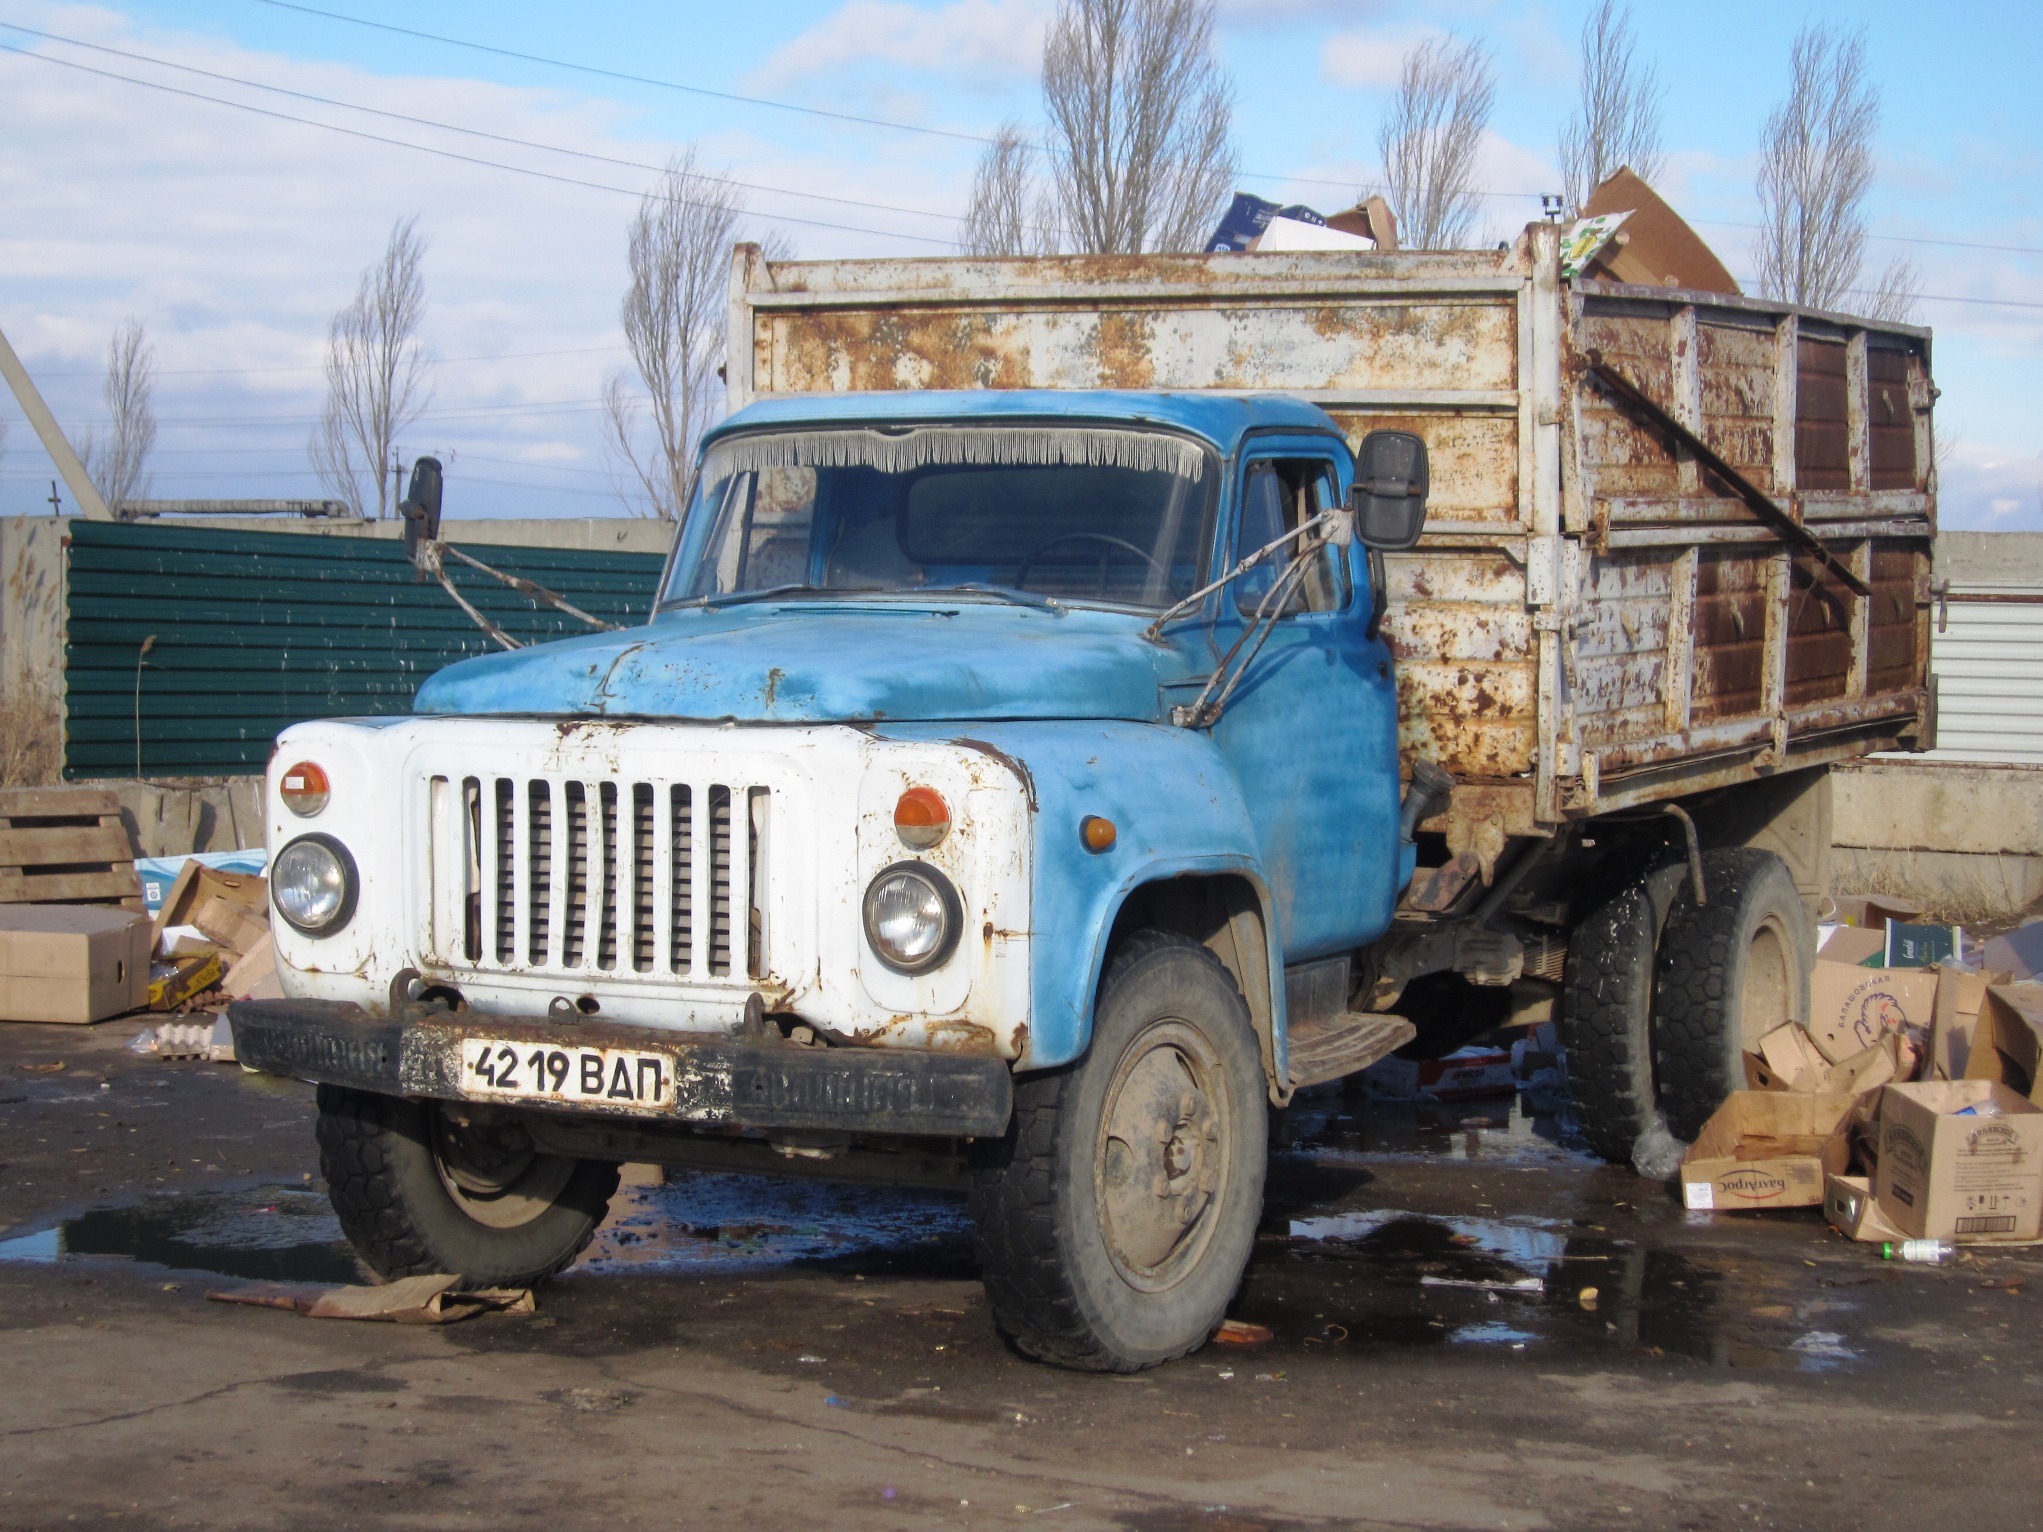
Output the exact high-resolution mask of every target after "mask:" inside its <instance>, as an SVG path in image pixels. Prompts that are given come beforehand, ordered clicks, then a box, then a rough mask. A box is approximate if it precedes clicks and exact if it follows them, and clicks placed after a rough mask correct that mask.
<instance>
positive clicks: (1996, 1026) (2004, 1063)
mask: <svg viewBox="0 0 2043 1532" xmlns="http://www.w3.org/2000/svg"><path fill="white" fill-rule="evenodd" d="M2039 1060H2043V984H1993V985H1988V986H1986V987H1985V989H1984V992H1983V993H1982V995H1981V997H1980V1005H1979V1017H1978V1021H1977V1023H1976V1025H1975V1027H1974V1030H1973V1034H1972V1046H1971V1048H1970V1050H1969V1051H1968V1052H1967V1054H1966V1059H1965V1071H1964V1074H1963V1075H1962V1076H1961V1078H1963V1079H1967V1080H1992V1081H1994V1082H1996V1083H1998V1084H2001V1085H2005V1086H2007V1087H2008V1089H2010V1090H2012V1091H2015V1092H2017V1093H2018V1094H2025V1095H2027V1096H2028V1098H2029V1100H2030V1101H2031V1102H2032V1103H2035V1104H2038V1105H2043V1080H2039V1079H2038V1078H2037V1076H2038V1074H2039V1073H2043V1071H2039V1070H2038V1068H2037V1067H2036V1066H2037V1064H2038V1062H2039Z"/></svg>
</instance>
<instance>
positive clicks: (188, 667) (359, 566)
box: [64, 521, 661, 777]
mask: <svg viewBox="0 0 2043 1532" xmlns="http://www.w3.org/2000/svg"><path fill="white" fill-rule="evenodd" d="M70 533H71V551H70V561H69V586H68V602H69V621H70V626H69V634H68V638H69V642H68V646H67V649H66V661H65V663H66V672H65V687H66V693H67V717H68V723H67V727H66V730H65V743H64V774H65V775H66V776H67V777H110V776H131V775H133V774H134V771H135V732H136V730H135V678H136V664H137V661H138V660H143V656H142V654H141V648H142V643H143V640H144V639H146V638H148V637H149V635H150V634H152V633H153V634H154V635H155V636H156V643H155V645H154V647H153V648H152V649H151V650H150V652H149V654H148V656H147V657H146V660H144V661H143V664H142V670H141V741H142V774H143V775H144V776H152V777H156V776H162V777H191V776H229V775H234V774H236V773H243V772H254V771H261V770H262V769H263V765H264V763H265V762H266V761H267V760H268V758H269V751H270V743H271V741H272V740H274V739H275V738H276V736H277V732H278V731H279V730H280V729H282V728H284V727H285V726H286V725H288V724H293V723H298V722H301V721H303V720H305V719H308V718H333V717H361V716H363V715H367V714H378V713H402V712H405V711H407V710H408V709H409V708H410V706H411V699H412V693H413V692H415V691H416V690H417V689H418V685H419V683H420V682H421V681H423V680H425V678H426V677H427V676H429V675H431V674H432V673H433V672H434V671H436V670H438V669H440V668H441V667H442V666H444V665H448V664H451V663H453V662H454V661H455V660H458V659H464V658H466V657H467V656H469V655H475V654H487V653H491V652H493V651H494V650H495V648H496V646H495V645H494V644H492V643H491V642H490V640H489V639H488V638H487V637H485V636H484V634H483V633H482V631H481V630H480V629H479V628H477V627H476V626H475V624H474V623H473V622H471V621H470V620H469V619H468V617H467V616H466V615H465V614H464V613H463V612H462V611H461V609H460V608H459V607H457V606H455V605H454V603H453V602H452V601H451V600H449V599H448V597H447V593H446V592H445V591H443V590H441V589H440V587H439V585H438V584H437V583H435V582H433V581H431V580H425V581H421V580H418V579H416V578H415V577H414V575H413V572H412V568H411V565H410V564H409V563H408V562H406V560H405V557H404V549H403V546H402V545H401V544H399V543H395V542H383V541H371V540H369V539H366V538H352V537H322V536H318V535H315V534H310V533H289V532H241V531H214V530H209V529H205V528H198V527H174V526H149V525H134V524H120V523H107V522H89V521H80V522H75V523H73V524H72V526H71V528H70ZM468 551H469V552H471V553H473V554H474V555H475V556H476V557H478V558H481V559H483V560H485V561H486V562H487V563H489V564H491V565H492V566H494V567H495V568H498V569H501V570H503V571H504V572H505V573H506V574H515V575H522V576H524V577H525V578H526V579H529V580H536V581H537V582H538V583H539V584H541V585H543V586H545V587H547V588H548V589H549V590H553V591H557V592H559V593H560V594H561V595H562V596H565V597H566V598H567V599H568V600H569V601H572V602H573V603H574V604H575V605H577V606H579V607H581V608H582V609H583V610H584V611H587V612H589V613H590V614H591V615H593V616H596V617H601V618H603V619H605V620H606V621H610V622H618V623H629V622H634V621H640V620H643V618H644V616H645V614H646V612H647V611H648V610H649V609H650V607H651V605H652V597H653V587H654V585H655V584H656V583H657V581H658V578H659V571H660V562H661V561H660V560H659V559H658V558H657V557H653V556H650V555H647V554H638V553H596V552H590V551H585V550H581V549H564V548H512V547H495V546H472V547H470V548H469V550H468ZM448 574H449V577H450V578H451V579H452V580H453V581H454V583H455V585H456V586H457V587H458V588H459V589H460V591H461V593H462V594H463V595H464V596H466V597H467V598H468V599H469V600H470V601H471V602H473V603H474V604H475V605H476V607H478V608H479V609H480V610H481V611H482V612H484V613H485V614H486V615H487V616H488V617H489V618H490V620H491V621H493V622H495V623H497V624H498V625H499V626H500V627H502V628H503V629H504V630H505V631H506V632H507V633H509V634H510V635H511V636H512V637H513V638H517V639H520V640H522V641H525V642H539V641H544V640H546V639H549V638H559V637H566V636H572V635H575V634H580V633H587V632H589V631H590V629H589V628H588V627H587V626H586V625H585V624H583V623H579V622H577V621H575V620H574V619H573V618H572V617H569V616H566V615H565V614H563V613H559V612H555V611H553V610H552V609H551V608H549V607H545V606H542V605H540V604H539V603H537V602H535V601H532V600H530V599H528V598H526V597H524V596H520V595H518V594H517V593H516V592H514V591H512V590H510V589H508V588H506V587H505V586H502V585H499V584H498V583H497V582H496V581H494V580H491V579H489V578H488V577H487V576H485V575H482V574H479V573H477V572H475V571H473V570H468V569H463V568H462V567H461V566H460V565H458V564H456V563H454V561H453V560H451V559H450V560H449V561H448Z"/></svg>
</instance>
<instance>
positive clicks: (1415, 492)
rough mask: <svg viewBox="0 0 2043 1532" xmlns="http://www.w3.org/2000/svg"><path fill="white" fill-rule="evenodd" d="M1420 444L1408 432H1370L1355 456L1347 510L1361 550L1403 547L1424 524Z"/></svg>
mask: <svg viewBox="0 0 2043 1532" xmlns="http://www.w3.org/2000/svg"><path fill="white" fill-rule="evenodd" d="M1428 487H1429V486H1428V483H1427V478H1426V444H1425V442H1423V441H1421V440H1420V439H1419V438H1418V437H1417V436H1416V435H1414V434H1413V433H1412V432H1410V431H1371V432H1370V433H1369V434H1368V435H1367V436H1365V437H1363V438H1362V449H1361V451H1359V452H1357V453H1356V454H1355V487H1354V488H1353V489H1351V490H1349V491H1348V509H1349V511H1350V512H1351V513H1352V514H1353V515H1354V518H1355V536H1356V537H1357V538H1358V539H1359V540H1360V541H1361V542H1362V544H1363V545H1364V546H1365V547H1369V548H1384V549H1389V550H1390V551H1392V552H1396V551H1398V550H1400V549H1404V548H1409V547H1411V546H1412V545H1413V544H1415V543H1416V542H1418V540H1419V533H1420V532H1421V531H1423V530H1424V529H1425V525H1426V492H1427V489H1428Z"/></svg>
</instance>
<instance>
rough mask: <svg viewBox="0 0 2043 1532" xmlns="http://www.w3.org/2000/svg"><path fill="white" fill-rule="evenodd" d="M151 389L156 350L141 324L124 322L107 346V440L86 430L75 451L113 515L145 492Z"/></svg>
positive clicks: (151, 439) (152, 431) (103, 391)
mask: <svg viewBox="0 0 2043 1532" xmlns="http://www.w3.org/2000/svg"><path fill="white" fill-rule="evenodd" d="M155 390H156V348H155V347H153V346H151V345H150V344H149V334H148V331H147V330H145V329H144V328H143V325H142V321H141V320H139V319H129V320H125V321H123V322H122V323H121V325H120V326H119V327H118V328H117V329H116V330H115V331H114V333H113V339H112V340H111V341H109V342H108V343H107V348H106V381H105V382H104V383H102V384H101V385H100V390H99V397H100V398H101V399H102V400H103V401H104V402H105V404H106V413H107V419H108V421H109V424H108V427H107V432H106V435H105V436H101V435H100V434H99V433H98V432H97V431H91V430H88V431H87V432H86V433H85V435H84V438H83V439H82V440H81V442H80V443H79V450H78V457H79V460H80V461H81V462H83V463H84V464H85V471H86V472H87V473H89V474H91V475H92V483H93V487H94V488H96V489H97V490H98V491H99V498H100V499H102V500H104V501H105V502H106V503H107V507H108V509H110V510H111V511H113V512H114V514H116V515H119V514H120V509H121V506H122V505H123V504H124V503H126V502H127V501H130V500H139V499H141V498H142V496H143V493H144V492H145V491H146V489H147V488H148V479H147V477H146V474H145V469H146V467H147V464H148V461H149V449H150V448H152V447H154V446H155V445H156V408H155V405H154V403H153V400H152V396H153V395H154V393H155Z"/></svg>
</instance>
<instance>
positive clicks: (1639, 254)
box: [1582, 166, 1738, 293]
mask: <svg viewBox="0 0 2043 1532" xmlns="http://www.w3.org/2000/svg"><path fill="white" fill-rule="evenodd" d="M1601 213H1630V214H1631V215H1632V216H1631V217H1630V218H1629V219H1627V220H1626V222H1625V227H1624V230H1623V233H1624V235H1626V236H1629V237H1628V238H1623V239H1622V240H1621V241H1620V240H1616V239H1614V240H1612V242H1611V243H1610V244H1608V245H1606V246H1604V247H1603V249H1602V250H1601V251H1600V252H1599V253H1598V254H1597V256H1596V258H1595V259H1594V260H1593V261H1591V262H1590V263H1589V266H1588V270H1587V271H1586V273H1585V274H1586V275H1588V276H1591V277H1602V278H1605V279H1607V280H1609V281H1613V282H1642V283H1646V284H1649V285H1651V286H1654V287H1678V288H1691V289H1694V290H1697V291H1700V292H1706V293H1735V292H1737V291H1738V283H1737V281H1736V279H1735V278H1733V277H1732V275H1731V273H1730V272H1729V271H1728V270H1726V269H1725V267H1724V263H1723V262H1722V261H1720V260H1718V259H1717V254H1716V252H1715V251H1714V250H1712V249H1710V247H1709V246H1708V245H1706V244H1704V243H1703V241H1702V238H1701V237H1700V236H1699V235H1698V234H1697V233H1696V232H1695V230H1693V229H1691V228H1690V227H1689V226H1688V225H1687V224H1686V223H1685V222H1683V221H1682V218H1681V215H1680V214H1679V213H1677V212H1675V211H1674V209H1673V208H1671V207H1669V206H1668V205H1667V204H1666V203H1665V202H1663V201H1661V200H1660V196H1659V194H1658V193H1657V192H1655V191H1654V190H1653V188H1652V187H1650V186H1648V185H1647V184H1646V183H1645V181H1644V180H1642V179H1641V178H1640V177H1639V176H1638V175H1637V174H1636V173H1635V172H1633V171H1632V169H1631V168H1630V167H1629V166H1626V167H1623V168H1621V169H1619V170H1617V171H1616V172H1614V173H1613V174H1612V175H1610V176H1608V177H1607V178H1605V180H1604V181H1603V183H1602V185H1600V186H1598V187H1597V188H1596V190H1595V191H1593V192H1592V193H1590V195H1589V200H1588V201H1587V202H1585V203H1583V204H1582V216H1583V217H1584V218H1594V217H1596V216H1597V215H1598V214H1601Z"/></svg>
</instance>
